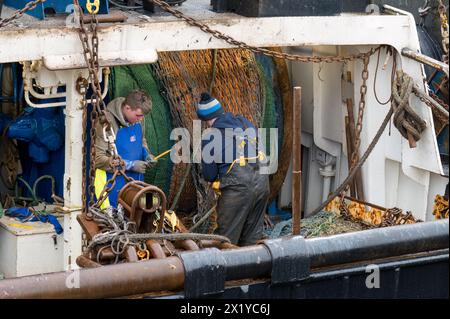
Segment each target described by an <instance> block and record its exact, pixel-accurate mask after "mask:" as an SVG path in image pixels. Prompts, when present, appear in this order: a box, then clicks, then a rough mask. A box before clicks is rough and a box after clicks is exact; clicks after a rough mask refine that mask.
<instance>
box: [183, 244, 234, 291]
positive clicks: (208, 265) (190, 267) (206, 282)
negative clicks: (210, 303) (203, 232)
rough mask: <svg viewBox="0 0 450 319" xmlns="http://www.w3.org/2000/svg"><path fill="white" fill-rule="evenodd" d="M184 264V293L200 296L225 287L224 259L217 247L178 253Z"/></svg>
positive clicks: (222, 289)
mask: <svg viewBox="0 0 450 319" xmlns="http://www.w3.org/2000/svg"><path fill="white" fill-rule="evenodd" d="M178 257H179V258H180V259H181V261H182V262H183V266H184V274H185V278H184V295H185V297H186V298H200V297H204V296H207V295H212V294H219V293H222V292H224V289H225V259H224V257H223V256H222V252H221V251H220V250H219V249H217V248H207V249H203V250H200V251H195V252H183V253H180V254H178Z"/></svg>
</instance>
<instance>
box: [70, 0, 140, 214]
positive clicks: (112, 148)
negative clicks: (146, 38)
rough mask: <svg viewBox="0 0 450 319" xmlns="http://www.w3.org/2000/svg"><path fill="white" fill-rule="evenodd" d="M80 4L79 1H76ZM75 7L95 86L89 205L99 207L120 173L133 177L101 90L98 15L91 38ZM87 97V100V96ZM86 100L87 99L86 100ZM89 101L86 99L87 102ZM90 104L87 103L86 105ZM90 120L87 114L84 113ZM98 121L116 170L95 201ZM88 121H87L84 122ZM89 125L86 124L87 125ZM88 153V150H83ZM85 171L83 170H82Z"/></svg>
mask: <svg viewBox="0 0 450 319" xmlns="http://www.w3.org/2000/svg"><path fill="white" fill-rule="evenodd" d="M76 2H77V1H76ZM76 4H77V3H76ZM76 10H78V11H79V24H80V29H79V33H78V34H79V37H80V40H81V44H82V46H83V55H84V58H85V62H86V65H87V68H88V71H89V85H90V87H91V90H92V95H91V103H92V105H93V108H92V112H91V123H92V127H91V132H90V136H91V149H90V161H91V163H90V169H89V178H90V183H89V194H90V200H89V206H90V207H92V206H95V207H100V206H101V205H102V203H103V202H104V201H105V200H106V198H107V197H108V195H109V193H110V192H111V190H112V189H113V188H114V186H115V184H116V178H117V177H118V176H119V175H120V176H123V177H124V178H125V179H126V180H127V181H128V182H130V181H132V180H133V179H132V178H130V177H128V176H127V175H126V173H125V162H124V161H123V160H122V158H121V157H120V156H119V154H118V152H117V148H116V145H115V140H116V136H115V133H114V131H113V129H112V125H111V122H110V121H109V119H108V115H109V111H108V110H107V108H106V105H105V102H104V101H103V98H102V90H101V85H100V80H99V77H98V70H99V62H98V44H99V40H98V33H97V27H98V20H97V16H96V15H95V14H93V13H91V14H90V18H91V19H90V24H89V31H90V34H91V38H90V39H89V35H88V31H87V30H86V25H85V23H84V14H83V11H82V9H81V7H80V6H78V5H77V6H76ZM84 101H86V100H85V99H84ZM85 103H86V102H85ZM86 104H87V103H86ZM84 108H87V105H85V106H84ZM85 119H86V120H87V117H85ZM97 122H99V123H100V124H101V125H102V127H103V139H104V140H105V142H107V144H108V151H109V153H110V155H111V161H110V167H111V168H112V170H113V176H112V178H111V179H109V180H108V181H107V183H106V185H105V187H104V188H103V190H102V192H101V194H100V196H99V197H98V198H97V202H94V198H95V144H94V143H95V139H96V130H95V128H96V125H97ZM84 125H86V123H85V124H84ZM85 129H86V127H85ZM83 157H85V153H83ZM83 173H84V172H83ZM87 216H88V217H91V214H90V211H87Z"/></svg>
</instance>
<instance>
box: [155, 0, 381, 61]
mask: <svg viewBox="0 0 450 319" xmlns="http://www.w3.org/2000/svg"><path fill="white" fill-rule="evenodd" d="M151 1H152V2H153V3H154V4H155V5H157V6H159V7H160V8H161V9H162V10H164V11H166V12H168V13H170V14H172V15H173V16H175V17H177V18H179V19H181V20H184V21H185V22H187V23H188V24H189V25H191V26H194V27H197V28H199V29H200V30H202V31H203V32H205V33H208V34H211V35H212V36H213V37H215V38H217V39H219V40H223V41H225V42H227V43H228V44H231V45H233V46H236V47H238V48H241V49H246V50H250V51H252V52H254V53H261V54H264V55H267V56H270V57H273V58H277V59H285V60H290V61H298V62H313V63H320V62H325V63H333V62H349V61H354V60H358V59H365V58H367V57H369V56H371V55H373V54H374V53H375V52H376V51H377V50H378V49H379V48H380V47H378V48H372V49H370V50H369V51H368V52H365V53H359V54H352V55H347V56H303V55H296V54H288V53H283V52H276V51H272V50H269V49H265V48H259V47H254V46H251V45H248V44H246V43H245V42H241V41H238V40H236V39H234V38H233V37H230V36H228V35H226V34H224V33H222V32H220V31H217V30H214V29H211V28H210V27H209V26H208V25H206V24H204V23H201V22H199V21H197V20H195V19H194V18H192V17H189V16H187V15H185V14H183V13H182V12H180V11H178V10H176V9H173V8H172V7H171V6H170V5H169V4H168V3H166V2H164V1H161V0H151Z"/></svg>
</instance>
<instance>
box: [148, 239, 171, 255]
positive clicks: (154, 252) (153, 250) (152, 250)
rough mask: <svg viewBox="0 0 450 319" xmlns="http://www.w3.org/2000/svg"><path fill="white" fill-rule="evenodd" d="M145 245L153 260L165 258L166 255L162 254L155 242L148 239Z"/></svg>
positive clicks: (160, 248) (162, 251) (159, 246)
mask: <svg viewBox="0 0 450 319" xmlns="http://www.w3.org/2000/svg"><path fill="white" fill-rule="evenodd" d="M145 244H146V245H147V249H148V251H149V252H150V254H151V255H152V257H153V258H156V259H163V258H166V254H165V253H164V250H163V249H162V247H161V245H160V244H159V243H158V242H157V241H155V240H152V239H149V240H147V241H146V242H145Z"/></svg>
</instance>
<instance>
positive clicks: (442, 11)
mask: <svg viewBox="0 0 450 319" xmlns="http://www.w3.org/2000/svg"><path fill="white" fill-rule="evenodd" d="M438 2H439V5H438V11H439V16H440V18H441V35H442V48H443V50H444V53H445V55H444V56H443V57H442V60H443V61H444V62H445V63H446V64H448V46H449V40H448V35H449V34H448V32H449V31H448V19H447V8H446V7H445V4H444V1H442V0H438Z"/></svg>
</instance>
